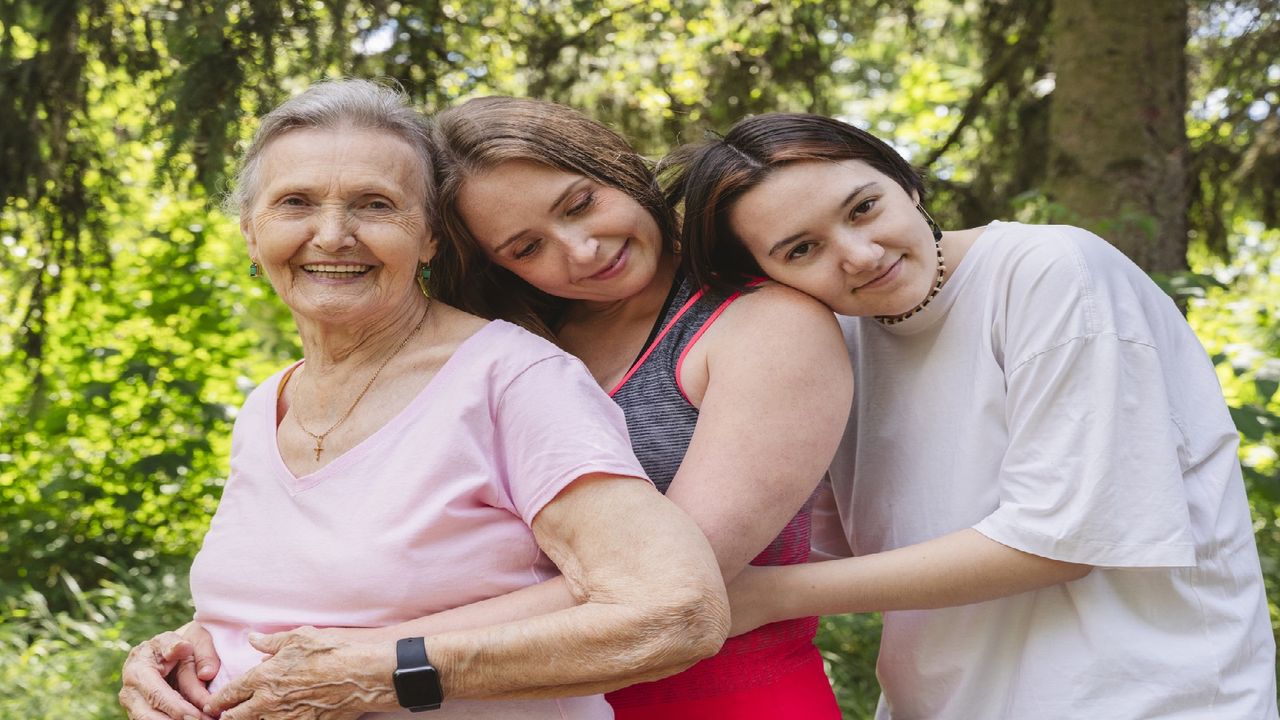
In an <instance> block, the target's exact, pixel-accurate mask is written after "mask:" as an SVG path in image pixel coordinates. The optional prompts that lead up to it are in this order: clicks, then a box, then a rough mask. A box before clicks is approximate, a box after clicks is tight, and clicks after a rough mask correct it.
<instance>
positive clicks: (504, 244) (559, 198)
mask: <svg viewBox="0 0 1280 720" xmlns="http://www.w3.org/2000/svg"><path fill="white" fill-rule="evenodd" d="M583 180H586V178H585V177H576V178H574V179H573V182H571V183H569V184H568V185H567V186H566V187H565V189H564V192H562V193H560V195H559V196H557V197H556V199H555V202H553V203H551V207H549V208H547V213H548V214H549V213H553V212H555V211H556V208H558V207H560V203H562V202H564V199H565V198H567V197H569V193H571V192H573V191H574V189H576V188H577V187H578V184H579V183H580V182H581V181H583ZM528 232H529V231H528V229H525V230H520V231H517V232H516V234H514V235H512V236H511V237H509V238H507V239H506V240H503V241H502V243H501V244H499V245H498V247H496V248H494V249H493V252H494V254H497V253H500V252H502V251H503V250H505V249H506V248H507V246H508V245H510V244H512V243H514V242H515V241H517V240H519V239H520V238H522V237H524V235H525V234H526V233H528Z"/></svg>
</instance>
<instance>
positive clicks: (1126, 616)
mask: <svg viewBox="0 0 1280 720" xmlns="http://www.w3.org/2000/svg"><path fill="white" fill-rule="evenodd" d="M841 324H842V326H843V328H844V331H845V336H846V340H847V342H848V345H849V352H850V354H851V356H852V357H853V359H854V367H855V383H856V384H855V395H856V396H855V400H854V407H853V411H852V413H851V417H850V420H849V426H848V428H847V430H846V435H845V438H844V441H843V443H842V446H841V448H840V450H839V452H838V453H837V455H836V458H835V460H834V463H833V465H832V468H831V478H832V489H833V494H832V496H833V497H834V498H835V502H836V505H837V509H838V511H839V512H838V517H835V514H834V513H827V514H825V515H824V514H823V513H819V512H815V515H814V519H815V522H819V521H820V520H821V519H822V518H823V517H828V518H834V520H835V521H836V522H838V523H839V524H840V527H839V528H838V529H836V531H835V532H831V530H832V528H830V527H828V528H826V529H825V531H823V529H822V528H815V538H817V539H816V540H815V549H816V550H818V551H820V552H823V553H826V554H830V555H839V554H844V555H848V554H849V553H850V551H852V553H853V554H855V555H865V554H869V553H875V552H879V551H882V550H889V549H892V548H899V547H903V546H906V545H911V544H913V543H918V542H921V541H924V540H929V539H931V538H936V537H939V536H941V535H945V534H947V533H951V532H954V531H957V530H961V529H964V528H970V527H972V528H974V529H976V530H977V531H978V532H981V533H982V534H984V535H986V536H987V537H989V538H991V539H993V540H996V541H998V542H1000V543H1003V544H1005V545H1008V546H1010V547H1014V548H1017V549H1019V550H1023V551H1026V552H1029V553H1034V554H1036V555H1041V556H1044V557H1049V558H1054V559H1057V560H1064V561H1069V562H1077V563H1087V564H1090V565H1095V566H1097V567H1096V568H1095V569H1094V570H1093V572H1091V573H1090V574H1089V575H1088V576H1086V577H1084V578H1083V579H1081V580H1077V581H1074V582H1070V583H1066V584H1063V585H1057V586H1054V587H1050V588H1045V589H1043V590H1039V591H1035V592H1029V593H1024V594H1021V595H1016V596H1013V597H1008V598H1003V599H1000V600H994V601H991V602H985V603H977V604H973V605H967V606H961V607H953V608H946V609H941V610H927V611H911V612H889V613H885V618H884V635H883V640H882V645H881V650H880V660H879V665H878V670H877V674H878V676H879V679H880V684H881V687H882V689H883V693H884V694H883V696H882V697H881V704H880V709H879V711H878V713H877V717H878V718H881V719H882V720H883V719H887V718H893V719H894V720H910V719H915V718H937V719H949V718H954V719H956V720H990V719H995V718H1017V719H1019V720H1022V719H1035V720H1048V719H1052V718H1073V719H1074V718H1099V719H1105V720H1123V719H1126V718H1135V719H1136V718H1186V719H1190V718H1205V719H1208V718H1214V719H1217V718H1276V716H1277V714H1276V685H1275V644H1274V640H1273V638H1272V634H1271V628H1270V623H1269V618H1268V612H1267V604H1266V598H1265V596H1264V593H1263V585H1262V578H1261V572H1260V570H1259V564H1258V555H1257V550H1256V547H1255V545H1254V539H1253V530H1252V525H1251V521H1250V517H1249V509H1248V505H1247V503H1246V499H1245V494H1244V486H1243V482H1242V480H1241V474H1240V466H1239V462H1238V459H1237V457H1236V449H1237V444H1238V435H1237V433H1236V429H1235V427H1234V426H1233V425H1232V422H1231V417H1230V415H1229V414H1228V412H1227V408H1226V405H1225V403H1224V401H1223V398H1222V393H1221V389H1220V387H1219V385H1218V382H1217V377H1216V376H1215V374H1214V369H1213V366H1212V364H1211V363H1210V362H1209V359H1208V358H1207V357H1206V355H1205V352H1204V350H1203V349H1202V348H1201V346H1200V344H1199V342H1198V341H1197V339H1196V338H1195V336H1194V334H1193V333H1192V331H1191V329H1190V328H1189V327H1188V326H1187V324H1186V322H1185V321H1184V319H1183V318H1182V316H1181V315H1180V314H1179V312H1178V310H1177V309H1176V307H1175V306H1174V305H1173V303H1172V302H1171V301H1170V300H1169V298H1168V297H1166V296H1165V295H1164V294H1163V293H1162V292H1161V291H1160V290H1159V289H1158V288H1157V287H1156V286H1155V284H1154V283H1152V282H1151V280H1150V279H1149V278H1147V276H1146V275H1144V274H1143V273H1142V271H1141V270H1140V269H1138V268H1137V267H1136V266H1135V265H1133V264H1132V263H1131V262H1129V261H1128V260H1127V259H1126V258H1125V257H1124V256H1123V255H1122V254H1121V253H1120V252H1119V251H1117V250H1116V249H1115V248H1114V247H1112V246H1111V245H1110V244H1108V243H1106V242H1105V241H1103V240H1102V239H1100V238H1098V237H1096V236H1094V235H1092V234H1090V233H1088V232H1086V231H1083V230H1080V229H1078V228H1072V227H1066V226H1030V225H1021V224H1017V223H993V224H992V225H991V226H990V227H989V228H987V229H986V230H985V232H984V233H983V234H982V235H981V236H980V237H979V238H978V240H977V241H976V242H975V244H974V245H973V246H972V248H971V249H970V250H969V252H968V254H967V255H966V257H965V258H964V260H963V262H962V263H961V264H960V266H959V267H958V268H957V270H956V273H955V274H954V276H953V277H952V278H951V279H950V281H949V282H948V283H947V284H946V285H945V286H944V287H943V289H942V291H941V292H940V293H939V294H938V296H937V297H936V298H934V300H933V302H932V303H931V304H930V305H929V307H928V308H927V309H926V310H924V311H923V312H921V313H919V314H918V315H916V316H914V317H912V318H910V319H909V320H907V321H906V322H903V323H901V324H899V325H894V326H890V327H884V326H881V325H879V324H878V323H876V322H875V321H874V320H873V319H870V318H866V319H860V318H841ZM824 537H825V538H831V537H836V538H838V539H839V540H840V541H841V542H840V543H838V544H837V545H839V546H836V545H833V544H831V543H829V542H824V541H822V540H821V538H824ZM846 543H847V546H844V545H845V544H846Z"/></svg>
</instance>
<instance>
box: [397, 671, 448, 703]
mask: <svg viewBox="0 0 1280 720" xmlns="http://www.w3.org/2000/svg"><path fill="white" fill-rule="evenodd" d="M392 682H393V684H394V685H395V688H396V698H397V699H398V700H399V701H400V706H401V707H404V708H408V709H410V710H412V711H414V712H418V711H421V710H435V709H436V708H438V707H440V703H441V701H443V700H444V692H443V690H442V689H441V687H440V674H439V673H437V672H436V669H435V668H434V667H431V666H430V665H427V666H425V667H415V668H400V669H398V670H396V671H395V673H394V674H393V675H392Z"/></svg>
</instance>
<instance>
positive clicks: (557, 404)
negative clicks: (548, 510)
mask: <svg viewBox="0 0 1280 720" xmlns="http://www.w3.org/2000/svg"><path fill="white" fill-rule="evenodd" d="M495 413H496V417H494V428H495V435H496V447H497V449H498V453H499V456H500V457H499V458H498V461H499V466H500V470H501V473H500V474H501V478H500V481H501V482H502V483H503V488H502V492H504V493H505V494H506V495H507V497H509V498H510V500H511V504H512V507H513V508H514V509H515V511H516V512H517V514H519V515H520V517H521V518H522V519H524V521H525V523H527V524H529V523H532V522H533V519H534V517H535V516H537V514H538V512H539V511H541V510H542V508H543V506H545V505H546V504H547V503H548V502H550V501H551V499H552V498H554V497H555V496H556V495H557V494H558V493H559V492H560V491H561V490H563V489H564V488H565V487H567V486H568V485H569V484H570V483H572V482H573V481H574V480H576V479H578V478H580V477H582V476H583V475H588V474H592V473H608V474H613V475H625V476H631V477H638V478H644V477H646V476H645V473H644V469H643V468H641V466H640V462H639V461H638V460H636V457H635V454H634V453H633V452H632V450H631V441H630V438H629V436H628V435H627V426H626V421H625V419H624V418H623V414H622V409H621V408H619V407H618V406H617V405H616V404H615V403H614V402H613V401H612V400H611V399H610V398H609V396H608V395H606V394H605V393H604V391H603V390H601V389H600V387H599V386H598V385H596V383H595V380H594V379H593V378H592V377H591V375H590V374H589V373H588V372H587V370H586V368H585V367H583V365H582V363H581V362H579V361H578V360H576V359H574V358H571V357H568V356H566V355H553V356H551V357H547V358H544V359H541V360H538V361H536V362H534V363H532V364H531V365H530V366H529V367H528V368H526V369H525V370H523V371H522V372H520V373H519V374H518V375H517V376H516V377H515V378H514V379H513V380H512V381H511V382H510V383H509V384H508V385H507V386H506V388H505V389H504V390H503V391H502V394H501V396H500V398H499V400H498V403H497V406H496V410H495Z"/></svg>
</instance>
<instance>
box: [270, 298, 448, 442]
mask: <svg viewBox="0 0 1280 720" xmlns="http://www.w3.org/2000/svg"><path fill="white" fill-rule="evenodd" d="M429 312H431V298H429V297H428V298H427V309H426V310H424V311H423V313H422V319H421V320H419V321H418V324H417V325H415V326H413V329H412V330H410V331H409V334H408V335H405V336H404V339H403V340H401V341H400V344H399V345H397V346H396V349H395V350H392V351H391V354H389V355H387V356H386V357H385V358H383V360H382V364H381V365H379V366H378V369H377V370H374V371H373V377H371V378H369V382H367V383H365V384H364V389H363V390H361V391H360V394H359V395H356V399H355V400H353V401H351V407H348V408H347V411H346V412H345V413H343V414H342V417H340V418H338V421H337V422H335V423H334V424H332V425H330V426H329V429H328V430H325V431H324V432H322V433H320V434H319V435H317V434H316V433H313V432H311V431H310V430H308V429H307V426H306V425H303V424H302V418H300V417H298V413H297V411H296V409H295V411H294V412H291V413H289V416H290V417H292V418H293V422H294V423H296V424H297V426H298V427H299V428H301V429H302V432H304V433H306V434H308V435H310V436H311V437H313V438H315V441H316V446H315V448H313V449H314V450H315V451H316V461H317V462H319V461H320V453H322V452H324V439H325V438H327V437H329V433H331V432H333V430H334V428H336V427H338V426H339V425H341V424H342V423H343V422H345V421H346V419H347V418H349V417H351V411H352V410H355V409H356V405H359V404H360V401H361V400H363V399H364V396H365V393H368V392H369V388H371V387H373V381H374V380H377V379H378V375H380V374H381V373H382V368H384V367H386V366H387V363H389V362H391V358H393V357H395V356H396V355H399V354H400V351H401V350H403V349H404V346H405V345H408V344H409V340H411V339H412V338H413V336H414V335H417V334H418V331H419V330H421V329H422V325H423V323H425V322H426V321H427V313H429Z"/></svg>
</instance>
